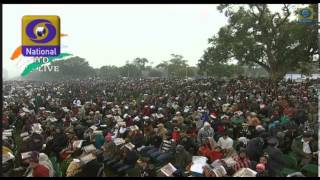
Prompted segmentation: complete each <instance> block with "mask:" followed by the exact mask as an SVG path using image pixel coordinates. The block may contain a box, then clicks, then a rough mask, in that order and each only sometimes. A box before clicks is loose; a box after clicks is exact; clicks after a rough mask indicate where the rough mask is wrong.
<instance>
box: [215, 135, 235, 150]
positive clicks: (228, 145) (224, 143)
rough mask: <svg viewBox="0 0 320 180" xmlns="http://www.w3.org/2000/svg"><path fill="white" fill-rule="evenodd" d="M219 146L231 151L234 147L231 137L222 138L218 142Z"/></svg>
mask: <svg viewBox="0 0 320 180" xmlns="http://www.w3.org/2000/svg"><path fill="white" fill-rule="evenodd" d="M218 146H220V147H221V149H230V148H232V146H233V140H232V139H231V138H230V137H227V139H224V138H223V137H220V138H219V140H218Z"/></svg>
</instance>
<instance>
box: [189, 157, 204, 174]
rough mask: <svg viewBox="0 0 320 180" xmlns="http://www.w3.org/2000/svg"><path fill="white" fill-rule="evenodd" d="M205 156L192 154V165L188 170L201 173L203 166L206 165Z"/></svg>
mask: <svg viewBox="0 0 320 180" xmlns="http://www.w3.org/2000/svg"><path fill="white" fill-rule="evenodd" d="M207 160H208V158H207V157H204V156H192V165H191V167H190V171H192V172H196V173H200V174H202V173H203V167H204V166H206V165H207Z"/></svg>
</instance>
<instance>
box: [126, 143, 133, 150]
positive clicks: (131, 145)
mask: <svg viewBox="0 0 320 180" xmlns="http://www.w3.org/2000/svg"><path fill="white" fill-rule="evenodd" d="M125 147H126V148H128V149H129V150H132V149H133V148H134V147H135V145H134V144H132V143H127V144H126V145H125Z"/></svg>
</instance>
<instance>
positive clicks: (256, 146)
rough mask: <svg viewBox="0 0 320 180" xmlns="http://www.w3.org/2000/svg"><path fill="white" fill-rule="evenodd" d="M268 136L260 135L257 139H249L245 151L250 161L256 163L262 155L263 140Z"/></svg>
mask: <svg viewBox="0 0 320 180" xmlns="http://www.w3.org/2000/svg"><path fill="white" fill-rule="evenodd" d="M267 136H268V134H267V133H261V134H260V136H259V137H256V138H253V139H251V140H250V141H249V142H248V144H247V146H246V151H247V155H248V157H249V159H250V160H251V161H256V162H257V161H258V160H259V157H260V156H261V155H262V153H263V149H264V147H265V138H266V137H267Z"/></svg>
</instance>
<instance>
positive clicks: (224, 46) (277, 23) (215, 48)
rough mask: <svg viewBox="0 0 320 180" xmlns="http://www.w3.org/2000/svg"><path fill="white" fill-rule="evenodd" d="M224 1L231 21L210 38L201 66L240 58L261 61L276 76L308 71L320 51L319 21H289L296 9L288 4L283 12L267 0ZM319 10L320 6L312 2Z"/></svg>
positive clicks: (242, 61)
mask: <svg viewBox="0 0 320 180" xmlns="http://www.w3.org/2000/svg"><path fill="white" fill-rule="evenodd" d="M233 7H235V6H234V5H232V6H231V5H228V4H223V5H220V6H218V8H217V9H218V10H220V11H221V12H224V14H225V15H226V16H227V17H228V25H226V26H224V27H222V28H220V30H219V32H218V34H217V35H215V36H213V37H212V38H210V39H209V43H210V45H211V46H210V47H209V48H208V49H207V50H206V51H205V53H204V55H203V57H202V59H201V60H200V62H199V67H200V68H201V69H203V68H205V67H206V66H207V65H209V64H219V63H226V62H230V61H231V60H237V61H238V63H239V64H240V65H243V64H246V65H249V66H253V65H259V66H261V67H262V68H264V69H265V70H266V71H267V72H268V73H269V74H270V75H271V77H272V79H273V80H279V79H280V78H282V77H283V76H284V75H285V74H286V73H287V72H290V71H302V72H307V71H308V70H309V68H305V67H306V65H307V64H310V63H312V61H313V58H314V55H316V54H318V44H317V41H316V40H315V39H317V36H318V33H317V32H318V25H310V24H309V25H306V24H299V23H297V22H296V21H289V18H288V17H289V16H290V15H291V14H292V13H295V12H293V10H292V9H291V8H290V6H289V5H284V7H283V9H282V12H281V13H278V12H277V13H272V12H271V11H270V10H269V8H268V6H267V5H266V4H250V5H248V6H247V9H246V8H245V6H238V7H239V9H237V10H235V9H234V8H233ZM310 7H312V8H314V10H315V12H316V13H315V14H318V13H317V6H316V5H310Z"/></svg>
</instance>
